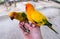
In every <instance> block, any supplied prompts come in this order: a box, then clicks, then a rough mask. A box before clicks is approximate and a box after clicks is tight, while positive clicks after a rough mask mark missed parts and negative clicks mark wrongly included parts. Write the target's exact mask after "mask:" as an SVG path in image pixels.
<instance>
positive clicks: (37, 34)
mask: <svg viewBox="0 0 60 39" xmlns="http://www.w3.org/2000/svg"><path fill="white" fill-rule="evenodd" d="M23 25H24V26H25V27H26V28H27V29H28V30H30V32H29V33H27V32H25V31H24V30H23V28H22V27H23ZM19 28H20V30H21V32H22V35H23V37H24V39H43V38H42V35H41V30H40V27H36V26H35V25H34V24H32V25H30V24H28V23H25V22H20V23H19Z"/></svg>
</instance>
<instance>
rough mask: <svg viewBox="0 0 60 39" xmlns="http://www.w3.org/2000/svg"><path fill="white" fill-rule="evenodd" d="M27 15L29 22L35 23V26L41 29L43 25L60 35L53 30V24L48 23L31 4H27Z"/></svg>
mask: <svg viewBox="0 0 60 39" xmlns="http://www.w3.org/2000/svg"><path fill="white" fill-rule="evenodd" d="M26 14H27V18H28V20H29V21H31V22H32V23H34V24H35V25H37V26H39V27H40V26H41V25H46V26H47V27H49V28H50V29H51V30H53V31H54V32H55V33H58V32H56V31H55V30H54V29H53V28H52V24H51V23H50V22H48V20H47V18H46V17H45V16H44V15H43V14H42V13H41V12H39V11H37V10H35V8H34V6H33V5H32V4H30V3H27V4H26Z"/></svg>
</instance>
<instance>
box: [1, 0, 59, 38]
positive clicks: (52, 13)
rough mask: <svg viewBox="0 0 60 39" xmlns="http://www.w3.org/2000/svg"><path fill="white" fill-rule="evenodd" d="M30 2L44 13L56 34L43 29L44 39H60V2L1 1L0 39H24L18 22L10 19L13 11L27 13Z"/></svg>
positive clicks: (42, 0) (52, 0)
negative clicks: (26, 5)
mask: <svg viewBox="0 0 60 39" xmlns="http://www.w3.org/2000/svg"><path fill="white" fill-rule="evenodd" d="M27 1H28V2H30V3H31V4H33V5H34V7H35V9H36V10H38V11H40V12H42V13H43V14H44V15H45V16H46V17H47V18H48V21H49V22H51V23H52V24H53V28H54V29H55V30H56V31H57V32H58V33H59V34H58V35H57V34H55V33H54V32H53V31H52V30H50V29H49V28H48V27H46V26H42V27H41V33H42V37H43V39H60V0H0V39H23V36H22V34H21V31H20V29H19V27H18V23H19V22H18V21H17V20H13V21H11V20H10V18H9V17H8V14H9V12H11V11H18V12H20V11H23V12H25V3H26V2H27Z"/></svg>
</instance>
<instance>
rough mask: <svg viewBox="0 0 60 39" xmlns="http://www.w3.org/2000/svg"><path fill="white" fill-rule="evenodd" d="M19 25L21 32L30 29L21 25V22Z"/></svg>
mask: <svg viewBox="0 0 60 39" xmlns="http://www.w3.org/2000/svg"><path fill="white" fill-rule="evenodd" d="M19 27H20V29H21V30H22V32H27V33H29V32H30V30H29V29H28V28H26V27H25V25H21V23H19Z"/></svg>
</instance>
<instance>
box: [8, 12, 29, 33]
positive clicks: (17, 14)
mask: <svg viewBox="0 0 60 39" xmlns="http://www.w3.org/2000/svg"><path fill="white" fill-rule="evenodd" d="M8 16H9V17H10V18H11V20H13V19H16V20H18V21H20V22H26V23H28V19H27V16H26V14H25V13H24V12H10V13H9V15H8ZM22 26H23V30H24V31H25V32H28V33H29V32H30V31H29V30H28V29H26V27H25V25H22Z"/></svg>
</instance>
